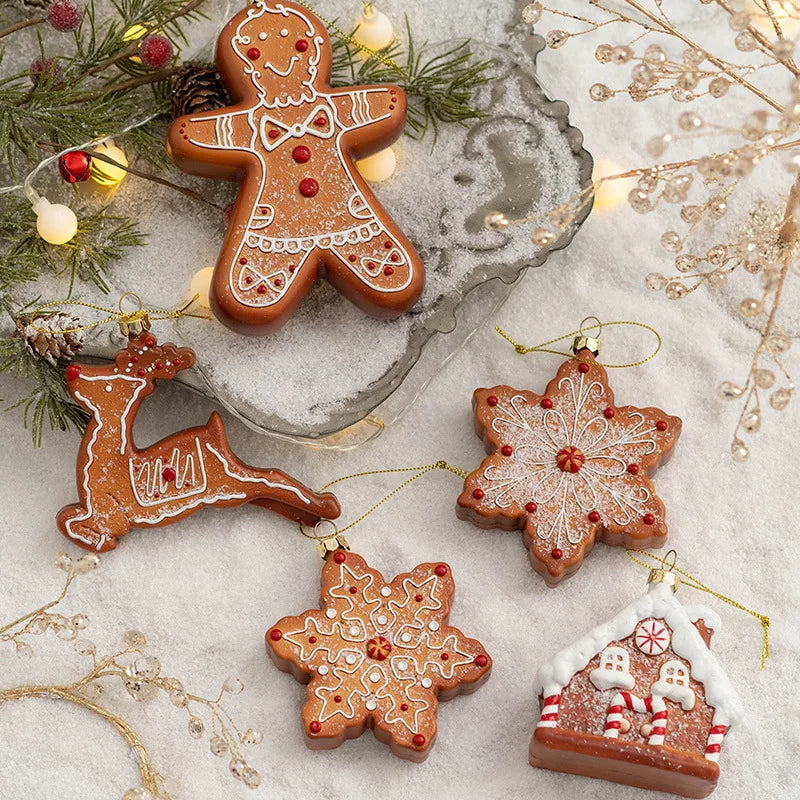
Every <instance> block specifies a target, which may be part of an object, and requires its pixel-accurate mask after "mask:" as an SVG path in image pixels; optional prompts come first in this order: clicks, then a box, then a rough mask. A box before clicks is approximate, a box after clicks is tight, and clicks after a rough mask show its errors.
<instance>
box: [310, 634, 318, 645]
mask: <svg viewBox="0 0 800 800" xmlns="http://www.w3.org/2000/svg"><path fill="white" fill-rule="evenodd" d="M308 641H309V642H310V643H311V644H316V643H317V637H316V636H309V637H308Z"/></svg>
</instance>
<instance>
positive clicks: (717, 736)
mask: <svg viewBox="0 0 800 800" xmlns="http://www.w3.org/2000/svg"><path fill="white" fill-rule="evenodd" d="M727 730H728V726H727V725H714V727H712V728H711V730H710V731H709V732H708V742H707V743H706V753H705V755H706V758H707V759H708V760H709V761H719V751H720V750H721V749H722V740H723V739H724V738H725V733H726V732H727Z"/></svg>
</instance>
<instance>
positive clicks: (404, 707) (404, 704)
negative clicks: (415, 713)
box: [400, 703, 408, 711]
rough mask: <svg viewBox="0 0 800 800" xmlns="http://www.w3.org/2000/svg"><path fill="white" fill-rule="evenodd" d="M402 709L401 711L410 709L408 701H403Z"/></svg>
mask: <svg viewBox="0 0 800 800" xmlns="http://www.w3.org/2000/svg"><path fill="white" fill-rule="evenodd" d="M400 710H401V711H408V703H401V705H400Z"/></svg>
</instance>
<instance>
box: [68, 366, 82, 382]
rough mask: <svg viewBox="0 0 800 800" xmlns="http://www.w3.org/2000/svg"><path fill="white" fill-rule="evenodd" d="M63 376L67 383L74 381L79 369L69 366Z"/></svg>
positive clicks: (79, 372) (79, 371)
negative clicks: (65, 377)
mask: <svg viewBox="0 0 800 800" xmlns="http://www.w3.org/2000/svg"><path fill="white" fill-rule="evenodd" d="M65 374H66V376H67V380H68V381H74V380H75V378H77V377H78V375H80V374H81V368H80V367H79V366H78V365H77V364H70V365H69V366H68V367H67V369H66V373H65Z"/></svg>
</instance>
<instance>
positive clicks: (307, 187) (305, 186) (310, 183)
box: [298, 178, 319, 197]
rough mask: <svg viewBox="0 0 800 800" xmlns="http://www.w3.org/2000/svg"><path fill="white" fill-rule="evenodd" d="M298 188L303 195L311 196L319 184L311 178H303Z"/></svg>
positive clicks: (317, 189) (316, 190)
mask: <svg viewBox="0 0 800 800" xmlns="http://www.w3.org/2000/svg"><path fill="white" fill-rule="evenodd" d="M298 188H299V189H300V194H301V195H303V197H313V196H314V195H315V194H316V193H317V192H318V191H319V184H318V183H317V182H316V181H315V180H314V179H313V178H303V180H301V181H300V186H299V187H298Z"/></svg>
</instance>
